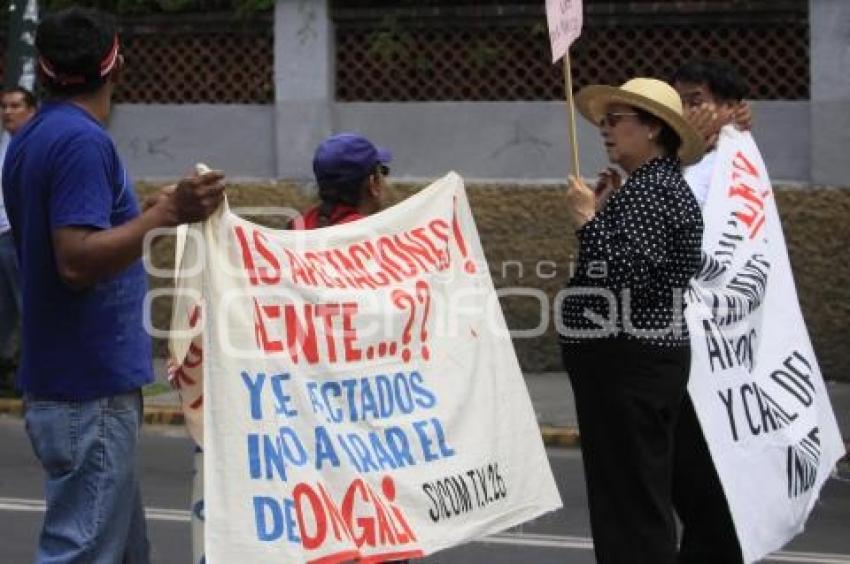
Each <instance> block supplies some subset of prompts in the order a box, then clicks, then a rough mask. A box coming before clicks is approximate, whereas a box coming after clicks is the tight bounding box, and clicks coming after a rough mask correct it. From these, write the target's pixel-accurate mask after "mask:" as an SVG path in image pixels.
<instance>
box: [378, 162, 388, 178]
mask: <svg viewBox="0 0 850 564" xmlns="http://www.w3.org/2000/svg"><path fill="white" fill-rule="evenodd" d="M375 170H376V171H378V172H380V173H381V176H389V175H390V167H388V166H387V165H385V164H379V165H378V166H376V167H375Z"/></svg>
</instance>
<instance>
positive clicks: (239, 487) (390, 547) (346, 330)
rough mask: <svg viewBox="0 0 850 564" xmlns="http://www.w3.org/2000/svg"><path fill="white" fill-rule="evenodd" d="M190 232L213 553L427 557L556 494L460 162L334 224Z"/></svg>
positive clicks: (550, 505) (283, 558) (189, 271)
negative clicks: (379, 208) (378, 207)
mask: <svg viewBox="0 0 850 564" xmlns="http://www.w3.org/2000/svg"><path fill="white" fill-rule="evenodd" d="M187 235H188V237H187V238H186V239H185V248H184V250H183V252H182V253H181V259H182V260H181V263H182V264H181V266H182V268H183V272H182V273H181V274H180V276H179V277H178V284H177V288H178V291H182V290H183V289H186V290H187V292H186V296H185V297H179V298H178V299H177V300H175V313H174V326H173V327H174V329H177V330H181V332H180V333H179V334H177V335H175V338H174V340H173V342H172V354H174V356H175V358H184V357H185V355H186V354H187V353H189V352H190V350H191V343H192V339H193V335H192V333H191V329H192V325H193V323H194V326H195V328H202V329H203V331H202V334H203V344H202V346H200V347H197V346H196V349H198V350H196V351H195V352H194V353H193V354H194V356H195V357H197V358H202V363H201V366H202V372H203V389H202V390H200V389H198V388H197V387H194V388H192V389H193V390H194V391H193V392H192V397H196V398H197V399H196V400H195V401H198V402H199V405H202V406H203V408H202V410H203V414H204V418H203V446H204V453H205V464H204V478H205V487H204V498H205V499H204V502H205V519H206V523H205V525H206V531H205V539H206V542H205V548H206V558H207V561H209V562H213V563H217V562H240V561H241V562H271V561H277V562H311V563H335V562H345V561H348V560H350V559H360V561H361V562H382V561H386V560H392V559H402V558H414V557H420V556H424V555H427V554H431V553H433V552H435V551H437V550H440V549H443V548H447V547H450V546H453V545H456V544H458V543H462V542H466V541H469V540H471V539H474V538H477V537H480V536H483V535H487V534H491V533H495V532H497V531H501V530H504V529H506V528H508V527H511V526H514V525H517V524H519V523H522V522H524V521H527V520H529V519H532V518H534V517H537V516H539V515H541V514H542V513H545V512H547V511H552V510H555V509H557V508H558V507H560V506H561V502H560V497H559V494H558V491H557V488H556V487H555V483H554V479H553V476H552V472H551V469H550V467H549V464H548V460H547V458H546V454H545V451H544V448H543V443H542V440H541V437H540V432H539V429H538V426H537V422H536V419H535V416H534V411H533V408H532V405H531V401H530V399H529V396H528V391H527V389H526V387H525V382H524V381H523V378H522V374H521V372H520V368H519V365H518V362H517V360H516V355H515V352H514V349H513V346H512V343H511V340H510V337H509V334H508V330H507V327H506V325H505V321H504V318H503V316H502V312H501V308H500V306H499V302H498V298H497V296H496V293H495V290H494V287H493V284H492V281H491V279H490V276H489V271H488V269H487V263H486V260H485V258H484V254H483V251H482V249H481V245H480V243H479V241H478V236H477V232H476V229H475V224H474V221H473V219H472V215H471V213H470V209H469V205H468V202H467V199H466V193H465V191H464V188H463V182H462V180H461V178H460V177H459V176H457V175H456V174H454V173H451V174H449V175H447V176H446V177H444V178H442V179H441V180H438V181H437V182H435V183H434V184H432V185H431V186H429V187H428V188H426V189H424V190H422V191H421V192H419V193H418V194H416V195H414V196H412V197H411V198H409V199H407V200H406V201H404V202H402V203H400V204H398V205H396V206H393V207H391V208H389V209H387V210H384V211H383V212H380V213H378V214H375V215H372V216H370V217H368V218H365V219H362V220H359V221H356V222H352V223H348V224H344V225H339V226H335V227H330V228H326V229H317V230H313V231H275V230H271V229H268V228H264V227H261V226H258V225H256V224H253V223H250V222H248V221H246V220H244V219H242V218H240V217H238V216H236V215H234V214H232V213H231V212H230V211H229V210H228V209H227V208H226V206H224V207H223V209H222V210H221V211H220V213H217V214H215V215H214V216H213V217H212V218H210V220H208V221H207V222H205V223H204V224H200V225H192V226H190V228H189V230H188V233H187ZM196 267H200V268H196ZM198 292H199V293H200V294H201V295H202V296H203V298H202V299H201V300H200V301H201V302H202V303H203V307H202V311H201V313H199V314H198V313H196V309H195V306H196V305H197V303H198V300H197V293H198ZM187 375H188V374H184V376H187ZM190 379H192V378H191V376H190ZM193 381H194V379H193ZM184 384H185V385H186V386H187V388H185V389H188V386H190V385H189V384H188V382H185V381H184ZM193 386H196V384H193ZM185 389H184V391H185Z"/></svg>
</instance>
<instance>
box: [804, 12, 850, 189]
mask: <svg viewBox="0 0 850 564" xmlns="http://www.w3.org/2000/svg"><path fill="white" fill-rule="evenodd" d="M809 25H810V32H809V36H810V37H811V40H810V41H811V48H810V57H811V60H810V61H811V62H810V67H811V70H810V73H811V112H812V114H811V124H812V143H811V147H812V174H811V177H812V182H814V183H816V184H830V185H837V186H848V185H850V167H848V161H847V155H848V151H850V73H849V72H848V69H850V2H848V1H847V0H809Z"/></svg>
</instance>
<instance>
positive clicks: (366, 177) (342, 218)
mask: <svg viewBox="0 0 850 564" xmlns="http://www.w3.org/2000/svg"><path fill="white" fill-rule="evenodd" d="M391 160H392V153H391V152H390V151H388V150H387V149H381V148H379V147H376V146H375V145H374V144H373V143H372V142H371V141H369V140H368V139H366V138H365V137H363V136H362V135H359V134H357V133H339V134H337V135H332V136H331V137H328V138H327V139H325V140H324V141H322V142H321V143H320V144H319V146H318V148H317V149H316V154H315V155H314V156H313V173H314V174H315V175H316V183H317V184H318V185H319V199H320V200H321V201H320V202H319V203H318V204H317V205H315V206H314V207H312V208H310V209H309V210H307V211H306V212H304V213H303V214H302V215H301V216H299V217H297V218H295V219H294V220H293V221H292V222H291V223H290V228H291V229H315V228H317V227H329V226H331V225H338V224H341V223H349V222H351V221H356V220H358V219H362V218H364V217H366V216H369V215H371V214H373V213H375V212H377V211H379V210H380V209H381V203H382V201H381V198H382V195H383V192H384V190H385V189H386V187H387V180H386V179H387V175H389V173H390V169H389V167H388V166H387V164H388V163H389V162H390V161H391Z"/></svg>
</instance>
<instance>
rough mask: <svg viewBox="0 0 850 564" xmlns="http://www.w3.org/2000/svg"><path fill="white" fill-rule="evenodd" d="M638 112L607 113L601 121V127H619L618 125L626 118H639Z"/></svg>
mask: <svg viewBox="0 0 850 564" xmlns="http://www.w3.org/2000/svg"><path fill="white" fill-rule="evenodd" d="M637 115H638V114H637V112H606V113H605V115H604V116H602V119H600V120H599V127H605V125H606V124H607V125H609V126H611V127H617V124H618V123H620V120H622V119H623V118H624V117H626V116H637Z"/></svg>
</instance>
